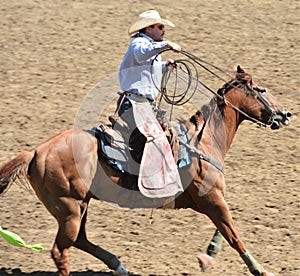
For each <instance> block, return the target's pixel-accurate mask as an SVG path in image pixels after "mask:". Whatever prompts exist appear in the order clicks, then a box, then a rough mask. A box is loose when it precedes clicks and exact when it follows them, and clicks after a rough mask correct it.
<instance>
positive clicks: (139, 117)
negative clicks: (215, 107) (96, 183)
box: [117, 10, 182, 196]
mask: <svg viewBox="0 0 300 276" xmlns="http://www.w3.org/2000/svg"><path fill="white" fill-rule="evenodd" d="M165 25H168V26H170V27H175V25H174V24H173V23H172V22H171V21H169V20H167V19H162V18H161V17H160V15H159V13H158V12H157V11H156V10H148V11H145V12H143V13H141V14H140V15H139V18H138V20H137V21H136V22H135V23H134V24H133V25H132V26H131V27H130V28H129V30H128V33H129V35H130V36H131V41H130V45H129V47H128V50H127V52H126V54H125V56H124V59H123V61H122V64H121V66H120V70H119V82H120V86H121V88H122V90H123V91H124V92H123V93H122V94H121V96H120V97H119V99H118V103H117V113H118V116H119V118H121V119H122V120H123V121H125V122H126V123H127V125H128V126H129V127H128V129H129V132H134V131H135V132H136V131H138V132H140V133H142V136H143V137H144V138H142V141H141V140H140V139H139V141H138V140H135V138H136V137H140V136H141V135H140V136H139V135H131V136H130V138H129V142H130V139H131V138H132V137H135V138H133V141H132V139H131V144H130V145H129V146H130V147H133V149H134V148H135V147H138V148H139V149H138V150H139V151H140V153H141V155H140V156H138V158H137V159H138V160H135V161H137V162H139V163H142V165H143V171H142V172H141V171H139V173H140V174H141V173H143V172H144V173H146V174H148V173H149V170H147V162H145V161H146V160H147V158H148V159H149V157H153V158H155V160H156V161H157V162H158V163H159V161H158V160H162V159H161V157H157V155H155V152H154V151H157V148H158V147H160V148H163V152H162V155H163V158H164V159H165V160H164V161H162V162H163V163H165V162H167V163H168V164H167V167H168V170H169V171H168V175H173V176H174V178H173V180H174V179H175V178H176V181H174V182H179V183H177V184H178V185H179V188H178V190H182V188H181V182H180V179H178V178H179V177H178V172H177V167H176V163H175V161H174V159H173V156H172V151H171V149H170V146H169V144H168V141H167V139H166V137H165V135H164V132H163V130H162V129H161V127H160V125H159V124H158V122H157V120H156V118H155V116H154V113H153V111H152V105H151V104H152V103H153V101H154V100H155V99H156V98H157V96H158V89H157V87H159V86H160V82H161V77H162V73H163V70H166V69H167V68H168V66H172V65H174V61H173V60H168V61H166V62H163V61H162V59H161V56H160V55H159V52H160V51H162V50H165V49H172V50H174V51H180V50H181V47H180V46H179V45H178V44H176V43H174V42H171V41H163V37H164V34H165ZM130 134H131V133H130ZM139 145H140V146H139ZM146 146H147V149H146ZM167 147H168V148H167ZM160 151H162V150H160ZM143 158H144V159H143ZM171 159H172V160H171ZM143 160H144V161H143ZM154 162H155V161H154ZM152 163H153V162H152ZM157 165H158V166H161V165H160V164H157ZM149 166H151V164H150V165H149V164H148V168H149ZM152 167H153V164H152ZM158 170H159V169H158ZM163 173H166V172H163ZM150 174H151V173H150ZM171 178H172V177H171ZM173 180H171V182H172V181H173ZM144 181H145V179H144ZM151 185H152V184H151ZM166 185H168V183H166ZM178 190H177V191H178ZM172 193H174V192H167V194H168V195H169V194H172ZM168 195H167V196H168ZM172 195H174V194H172ZM163 196H164V195H163Z"/></svg>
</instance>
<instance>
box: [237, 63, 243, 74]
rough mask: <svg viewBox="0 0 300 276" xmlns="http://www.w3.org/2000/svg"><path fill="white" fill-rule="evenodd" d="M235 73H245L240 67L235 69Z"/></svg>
mask: <svg viewBox="0 0 300 276" xmlns="http://www.w3.org/2000/svg"><path fill="white" fill-rule="evenodd" d="M236 71H237V72H238V73H245V71H244V70H243V69H242V67H241V66H239V65H238V66H237V69H236Z"/></svg>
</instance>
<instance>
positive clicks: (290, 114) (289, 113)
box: [286, 111, 292, 119]
mask: <svg viewBox="0 0 300 276" xmlns="http://www.w3.org/2000/svg"><path fill="white" fill-rule="evenodd" d="M291 117H292V113H291V112H289V111H287V112H286V118H287V119H290V118H291Z"/></svg>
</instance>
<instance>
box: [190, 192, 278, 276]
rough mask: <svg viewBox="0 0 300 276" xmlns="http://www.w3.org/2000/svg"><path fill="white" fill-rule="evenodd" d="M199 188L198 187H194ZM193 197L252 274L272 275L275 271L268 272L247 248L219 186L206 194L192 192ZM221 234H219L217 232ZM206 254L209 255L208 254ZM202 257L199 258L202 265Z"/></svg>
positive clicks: (198, 206) (199, 208) (201, 210)
mask: <svg viewBox="0 0 300 276" xmlns="http://www.w3.org/2000/svg"><path fill="white" fill-rule="evenodd" d="M194 188H195V189H197V188H196V187H194ZM192 197H193V200H194V202H195V203H196V206H197V207H196V208H195V210H196V211H198V212H201V213H204V214H206V215H207V216H208V217H209V218H210V219H211V220H212V222H213V223H214V224H215V226H216V227H217V229H218V230H219V231H220V233H221V235H222V236H223V237H224V238H225V239H226V240H227V242H228V243H229V245H230V246H231V247H232V248H234V249H235V250H236V251H237V252H238V253H239V255H240V257H241V258H242V259H243V261H244V262H245V264H246V265H247V267H248V269H249V270H250V272H251V274H253V275H259V276H262V275H263V276H272V275H273V273H270V272H267V271H266V270H265V269H264V268H263V266H262V265H260V264H259V263H258V262H257V261H256V260H255V259H254V257H253V256H252V255H251V254H250V252H249V251H248V250H247V249H246V247H245V245H244V243H243V241H242V240H241V238H240V235H239V233H238V231H237V230H236V228H235V226H234V223H233V219H232V216H231V213H230V211H229V208H228V206H227V204H226V202H225V200H224V197H223V193H222V192H220V190H218V189H217V188H215V187H213V188H212V189H211V190H210V191H209V192H208V193H207V194H206V195H203V196H201V197H200V196H199V194H197V192H196V191H193V192H192ZM217 236H219V234H217ZM206 256H209V255H208V254H207V255H206ZM207 260H208V265H210V263H211V262H209V260H211V261H212V256H209V258H207V259H206V260H205V261H207ZM201 261H202V260H201V258H200V259H199V262H200V265H201Z"/></svg>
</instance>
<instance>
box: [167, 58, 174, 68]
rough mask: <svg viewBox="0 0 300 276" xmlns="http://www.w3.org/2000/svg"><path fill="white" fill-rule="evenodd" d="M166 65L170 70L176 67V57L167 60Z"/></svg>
mask: <svg viewBox="0 0 300 276" xmlns="http://www.w3.org/2000/svg"><path fill="white" fill-rule="evenodd" d="M166 66H167V67H168V69H169V70H172V69H173V68H176V63H175V61H174V59H168V60H167V62H166Z"/></svg>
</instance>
